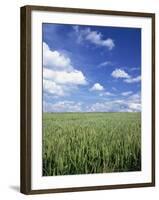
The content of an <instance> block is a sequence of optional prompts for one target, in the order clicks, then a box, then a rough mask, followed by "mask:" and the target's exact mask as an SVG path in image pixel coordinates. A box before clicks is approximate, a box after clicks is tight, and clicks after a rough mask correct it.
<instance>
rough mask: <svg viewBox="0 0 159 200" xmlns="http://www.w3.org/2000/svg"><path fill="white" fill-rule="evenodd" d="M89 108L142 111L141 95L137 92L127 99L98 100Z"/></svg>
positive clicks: (90, 110) (95, 109)
mask: <svg viewBox="0 0 159 200" xmlns="http://www.w3.org/2000/svg"><path fill="white" fill-rule="evenodd" d="M87 109H88V111H89V112H141V95H140V93H136V94H132V95H131V96H129V97H127V98H125V99H115V100H107V101H105V102H96V103H94V104H92V105H90V106H89V107H88V108H87Z"/></svg>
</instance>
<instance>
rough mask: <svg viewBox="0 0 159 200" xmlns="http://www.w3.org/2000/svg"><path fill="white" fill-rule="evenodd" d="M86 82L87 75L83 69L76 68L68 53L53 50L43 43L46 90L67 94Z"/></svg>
mask: <svg viewBox="0 0 159 200" xmlns="http://www.w3.org/2000/svg"><path fill="white" fill-rule="evenodd" d="M86 84H87V80H86V77H85V76H84V74H83V73H82V71H79V70H76V69H75V67H74V66H73V65H72V63H71V60H70V58H69V57H68V56H67V55H64V54H63V53H60V52H58V51H55V50H51V49H50V48H49V46H48V45H47V44H46V43H43V89H44V92H48V93H50V94H53V95H56V96H65V95H68V94H69V93H70V92H72V90H74V89H77V86H80V85H86Z"/></svg>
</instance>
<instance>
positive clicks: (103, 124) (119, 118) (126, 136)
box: [43, 113, 141, 176]
mask: <svg viewBox="0 0 159 200" xmlns="http://www.w3.org/2000/svg"><path fill="white" fill-rule="evenodd" d="M140 169H141V113H44V114H43V175H44V176H53V175H69V174H88V173H106V172H127V171H139V170H140Z"/></svg>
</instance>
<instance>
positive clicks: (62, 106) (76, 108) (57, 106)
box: [43, 101, 82, 112]
mask: <svg viewBox="0 0 159 200" xmlns="http://www.w3.org/2000/svg"><path fill="white" fill-rule="evenodd" d="M81 106H82V103H81V102H74V101H59V102H56V103H48V102H45V101H44V103H43V108H44V111H45V112H81V111H82V108H81Z"/></svg>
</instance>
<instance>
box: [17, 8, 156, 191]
mask: <svg viewBox="0 0 159 200" xmlns="http://www.w3.org/2000/svg"><path fill="white" fill-rule="evenodd" d="M33 10H37V11H49V12H51V11H54V12H63V13H87V14H98V15H116V16H131V17H149V18H151V19H152V30H151V31H152V38H151V41H152V52H151V56H152V64H151V65H152V83H151V85H152V86H151V87H152V136H151V137H152V147H151V149H152V163H151V167H152V171H151V177H152V180H151V182H149V183H134V184H121V185H119V184H118V185H101V186H88V187H75V188H58V189H42V190H40V189H39V190H32V189H31V117H32V116H31V12H32V11H33ZM20 11H21V12H20V43H21V46H20V51H21V55H20V65H21V70H20V71H21V72H20V99H21V104H20V132H21V133H20V192H21V193H23V194H27V195H29V194H44V193H61V192H78V191H94V190H106V189H124V188H137V187H152V186H155V14H154V13H140V12H125V11H111V10H94V9H79V8H64V7H47V6H35V5H34V6H30V5H27V6H23V7H21V8H20Z"/></svg>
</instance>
